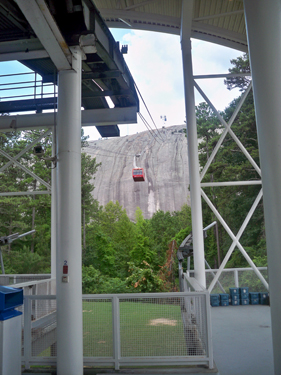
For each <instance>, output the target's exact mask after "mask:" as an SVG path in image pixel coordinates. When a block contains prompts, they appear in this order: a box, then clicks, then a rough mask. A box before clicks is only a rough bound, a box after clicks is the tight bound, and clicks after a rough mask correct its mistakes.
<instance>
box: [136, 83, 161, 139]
mask: <svg viewBox="0 0 281 375" xmlns="http://www.w3.org/2000/svg"><path fill="white" fill-rule="evenodd" d="M134 84H135V87H136V90H137V92H138V93H139V95H140V97H141V100H142V102H143V104H144V106H145V108H146V110H147V112H148V114H149V116H150V118H151V120H152V122H153V124H154V126H155V128H156V130H157V131H158V133H159V134H160V138H162V135H161V133H160V131H159V129H158V128H157V126H156V124H155V121H154V120H153V117H152V115H151V113H150V111H149V109H148V107H147V105H146V103H145V101H144V99H143V97H142V94H141V92H140V90H139V88H138V86H137V84H136V82H134ZM162 140H163V141H164V139H163V138H162Z"/></svg>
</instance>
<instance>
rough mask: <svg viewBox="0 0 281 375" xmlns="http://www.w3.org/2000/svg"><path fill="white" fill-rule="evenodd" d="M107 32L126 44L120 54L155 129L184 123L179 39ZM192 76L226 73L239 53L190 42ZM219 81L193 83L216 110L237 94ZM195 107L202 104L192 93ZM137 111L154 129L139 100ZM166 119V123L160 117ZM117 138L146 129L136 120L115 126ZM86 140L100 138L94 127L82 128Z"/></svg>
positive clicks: (146, 33) (196, 41)
mask: <svg viewBox="0 0 281 375" xmlns="http://www.w3.org/2000/svg"><path fill="white" fill-rule="evenodd" d="M111 32H112V33H113V36H114V38H115V40H116V41H119V42H120V46H121V45H122V44H128V46H129V48H128V54H127V55H124V57H125V60H126V63H127V65H128V67H129V69H130V71H131V73H132V76H133V78H134V80H135V82H136V84H137V86H138V88H139V90H140V92H141V94H142V96H143V98H144V100H145V102H146V104H147V106H148V108H149V110H150V112H151V114H152V117H153V119H154V121H155V123H156V125H157V127H159V128H160V127H162V126H163V125H165V126H171V125H179V124H183V122H184V120H185V108H184V89H183V75H182V58H181V48H180V38H179V36H175V35H169V34H163V33H155V32H149V31H140V30H118V29H112V30H111ZM192 54H193V74H194V75H199V74H215V73H227V72H228V69H229V68H230V67H231V64H230V60H231V59H233V58H237V57H238V56H241V55H242V54H243V53H242V52H240V51H237V50H233V49H230V48H226V47H222V46H218V45H216V44H212V43H207V42H202V41H199V40H196V39H193V41H192ZM223 81H224V80H223V79H208V80H197V83H198V84H199V85H200V87H201V88H202V89H203V90H204V92H205V93H206V94H207V96H208V97H209V98H210V99H211V101H212V102H213V104H214V105H215V107H216V108H217V109H218V110H224V109H225V107H226V106H227V105H228V104H229V103H230V102H231V101H232V100H233V99H234V98H235V97H236V96H238V95H239V91H238V90H232V91H229V90H227V89H226V86H225V85H224V83H223ZM195 100H196V105H197V104H199V103H200V102H202V101H203V99H202V97H201V96H200V95H199V94H198V93H196V96H195ZM140 112H141V113H142V114H143V115H144V116H145V118H146V120H147V121H148V122H149V124H150V125H151V126H152V127H153V128H154V126H153V124H152V121H151V120H150V118H149V116H148V114H147V112H146V110H145V108H144V106H143V104H142V102H141V100H140ZM161 116H166V118H167V121H166V122H165V124H164V122H163V120H162V119H161V118H160V117H161ZM119 128H120V135H121V136H124V135H127V134H128V135H131V134H135V133H137V132H141V131H144V130H147V128H146V127H145V125H144V124H143V123H142V122H141V120H140V119H138V124H132V125H119ZM84 132H85V135H89V136H90V138H89V140H94V139H98V138H100V135H99V133H98V132H97V130H96V129H95V127H88V128H87V127H85V128H84Z"/></svg>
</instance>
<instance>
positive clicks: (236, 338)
mask: <svg viewBox="0 0 281 375" xmlns="http://www.w3.org/2000/svg"><path fill="white" fill-rule="evenodd" d="M211 316H212V323H213V347H214V359H215V362H216V365H217V368H218V370H219V374H220V375H274V369H273V351H272V334H271V318H270V307H269V306H264V305H248V306H226V307H222V306H221V307H212V310H211Z"/></svg>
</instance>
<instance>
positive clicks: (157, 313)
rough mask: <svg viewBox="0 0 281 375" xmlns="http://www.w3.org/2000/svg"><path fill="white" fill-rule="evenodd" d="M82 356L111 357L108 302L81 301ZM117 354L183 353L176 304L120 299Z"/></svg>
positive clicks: (111, 336)
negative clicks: (118, 349)
mask: <svg viewBox="0 0 281 375" xmlns="http://www.w3.org/2000/svg"><path fill="white" fill-rule="evenodd" d="M83 326H84V327H83V337H84V356H85V357H88V356H89V357H91V356H93V357H112V356H113V334H112V330H113V327H112V306H111V302H110V301H105V302H104V301H101V300H99V301H93V300H91V301H83ZM120 337H121V356H122V357H131V356H139V357H141V356H167V355H186V354H187V353H186V346H185V339H184V334H183V325H182V320H181V311H180V306H178V305H168V304H160V303H148V302H128V301H120Z"/></svg>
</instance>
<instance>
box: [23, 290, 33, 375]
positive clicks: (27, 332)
mask: <svg viewBox="0 0 281 375" xmlns="http://www.w3.org/2000/svg"><path fill="white" fill-rule="evenodd" d="M31 303H32V300H31V299H30V298H29V297H28V296H24V301H23V307H24V315H23V317H24V326H23V337H24V340H23V347H24V367H25V369H27V370H28V369H30V364H29V361H30V358H31V354H32V353H31Z"/></svg>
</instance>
